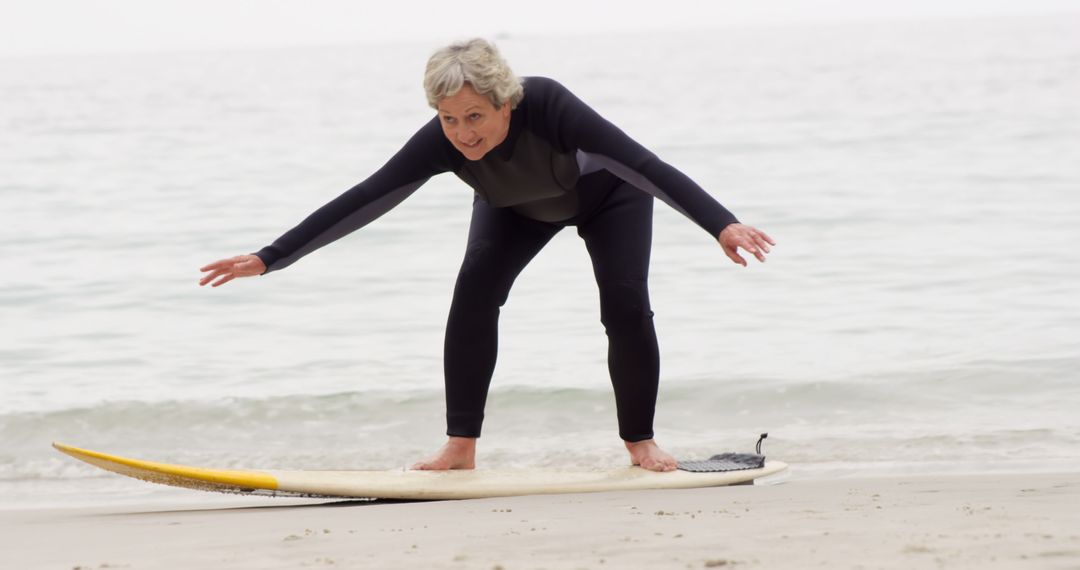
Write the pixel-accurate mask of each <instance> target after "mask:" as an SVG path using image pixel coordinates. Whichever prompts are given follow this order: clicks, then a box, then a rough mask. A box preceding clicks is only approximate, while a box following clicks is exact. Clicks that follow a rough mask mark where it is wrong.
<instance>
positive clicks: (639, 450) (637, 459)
mask: <svg viewBox="0 0 1080 570" xmlns="http://www.w3.org/2000/svg"><path fill="white" fill-rule="evenodd" d="M623 443H625V444H626V450H627V451H629V452H630V461H631V463H633V464H634V465H640V466H641V467H643V468H645V469H648V470H649V471H674V470H675V469H677V468H678V467H679V462H678V461H676V460H675V458H674V457H672V456H671V454H670V453H668V452H666V451H664V450H663V449H660V446H659V445H656V440H655V439H646V440H644V441H634V442H630V441H625V442H623Z"/></svg>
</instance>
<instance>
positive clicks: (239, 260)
mask: <svg viewBox="0 0 1080 570" xmlns="http://www.w3.org/2000/svg"><path fill="white" fill-rule="evenodd" d="M199 271H202V272H203V273H206V272H210V273H209V275H206V276H205V277H203V278H202V279H200V280H199V286H200V287H201V286H203V285H206V284H207V283H210V282H211V281H214V280H215V279H216V280H217V281H214V283H213V284H212V285H211V287H218V286H220V285H224V284H226V283H228V282H229V281H232V280H233V279H236V278H237V277H251V276H252V275H262V274H263V273H266V264H265V263H263V261H262V260H261V259H259V257H258V256H256V255H238V256H236V257H230V258H228V259H219V260H218V261H215V262H213V263H211V264H209V265H207V266H205V267H202V268H200V269H199Z"/></svg>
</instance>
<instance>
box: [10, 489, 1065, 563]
mask: <svg viewBox="0 0 1080 570" xmlns="http://www.w3.org/2000/svg"><path fill="white" fill-rule="evenodd" d="M252 505H257V506H252ZM0 536H2V537H3V543H4V548H3V556H2V558H3V560H4V563H3V566H4V567H5V568H20V569H36V568H62V569H75V568H78V569H82V570H86V569H99V568H131V569H142V568H260V569H267V568H461V569H466V568H469V569H471V568H482V569H496V568H502V569H504V570H513V569H518V568H548V569H562V568H567V569H577V568H594V569H599V568H752V567H753V568H770V569H772V568H809V567H827V568H904V569H910V568H939V567H940V568H950V569H952V568H980V569H983V568H1032V569H1036V568H1037V569H1046V568H1080V474H1038V475H974V476H972V475H963V476H932V477H918V478H906V479H904V478H866V479H840V480H812V481H804V480H789V481H787V482H784V483H782V484H777V485H766V486H762V485H757V486H737V487H726V488H714V489H695V490H685V491H681V490H680V491H644V492H618V493H596V494H584V495H558V496H531V497H514V498H499V499H483V500H469V501H438V502H409V503H391V502H361V501H325V500H307V501H299V500H280V499H265V500H259V501H255V500H253V499H243V500H240V499H232V498H230V497H227V496H222V497H220V498H219V497H217V496H214V495H207V496H206V500H205V501H204V502H200V503H198V506H193V505H192V504H184V505H174V506H167V505H166V506H163V505H139V506H134V507H133V506H131V505H124V506H117V507H104V508H93V509H87V508H82V509H36V510H3V511H0Z"/></svg>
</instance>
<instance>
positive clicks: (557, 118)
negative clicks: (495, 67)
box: [526, 77, 738, 238]
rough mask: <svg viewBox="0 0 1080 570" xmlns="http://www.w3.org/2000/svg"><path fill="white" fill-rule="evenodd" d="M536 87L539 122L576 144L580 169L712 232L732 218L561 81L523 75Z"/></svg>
mask: <svg viewBox="0 0 1080 570" xmlns="http://www.w3.org/2000/svg"><path fill="white" fill-rule="evenodd" d="M536 87H538V88H539V89H540V90H542V91H543V92H544V93H543V97H541V100H542V101H543V113H544V117H545V121H544V122H545V123H547V124H548V125H549V126H550V127H551V128H552V129H553V131H552V133H553V134H554V136H555V137H556V140H557V141H558V144H559V145H560V146H562V147H563V148H565V149H577V151H578V158H579V164H580V163H582V162H584V164H585V166H586V167H585V168H583V169H582V170H583V172H585V171H588V170H596V169H598V168H603V169H605V170H607V171H609V172H611V173H612V174H614V175H615V176H618V177H619V178H621V179H623V180H625V181H626V182H628V183H630V184H632V185H634V186H636V187H637V188H640V189H641V190H644V191H646V192H648V193H650V194H652V195H653V196H655V197H657V198H659V199H660V200H663V201H664V202H665V203H667V204H668V205H669V206H671V207H672V208H675V209H676V210H678V211H679V212H682V213H683V214H684V215H686V217H688V218H690V219H691V220H693V221H694V222H695V223H697V224H698V225H699V226H701V227H702V229H704V230H705V231H707V232H709V235H711V236H712V237H713V238H716V237H717V236H719V235H720V232H721V231H722V230H723V229H724V228H725V227H727V226H728V225H729V224H732V223H736V222H738V219H736V218H735V215H734V214H732V213H731V212H729V211H728V210H727V208H724V206H722V205H721V204H720V203H719V202H717V201H716V199H715V198H713V197H712V196H710V195H709V194H708V193H707V192H705V190H703V189H702V188H701V186H698V185H697V183H695V182H694V181H693V180H691V179H690V177H689V176H687V175H685V174H683V173H682V172H680V171H679V170H678V169H676V168H674V167H673V166H671V165H669V164H668V163H666V162H664V161H662V160H660V159H659V158H658V157H657V156H656V155H655V154H653V153H652V152H650V151H649V150H648V149H646V148H645V147H644V146H642V145H641V144H639V143H638V142H637V141H635V140H634V139H632V138H630V137H629V136H628V135H627V134H626V133H624V132H623V131H622V130H620V129H619V128H618V127H616V126H615V125H613V124H612V123H611V122H609V121H608V120H606V119H604V118H603V117H601V116H600V114H599V113H597V112H596V111H594V110H593V109H592V108H590V107H589V106H588V105H586V104H585V103H584V102H582V101H581V100H580V99H578V98H577V97H576V96H575V95H574V94H573V93H571V92H570V91H569V90H568V89H566V88H565V87H563V86H562V85H561V84H559V83H558V82H556V81H554V80H552V79H547V78H541V77H534V78H529V83H528V84H526V89H529V88H536Z"/></svg>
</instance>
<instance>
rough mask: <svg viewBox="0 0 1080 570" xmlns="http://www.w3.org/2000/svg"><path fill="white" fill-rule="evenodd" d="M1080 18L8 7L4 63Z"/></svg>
mask: <svg viewBox="0 0 1080 570" xmlns="http://www.w3.org/2000/svg"><path fill="white" fill-rule="evenodd" d="M1077 11H1080V2H1077V0H699V1H689V0H609V1H599V0H534V1H533V2H521V1H519V2H509V1H502V2H493V1H490V0H481V1H458V2H451V1H446V0H443V1H434V0H378V1H375V2H367V1H363V0H0V55H25V54H40V53H97V52H114V51H158V50H176V49H181V50H189V49H197V50H202V49H215V48H222V47H269V46H290V45H324V44H341V43H357V42H376V41H386V40H390V39H404V40H414V39H415V40H429V41H432V42H434V43H438V42H441V41H444V40H453V39H459V38H462V37H471V36H493V35H495V34H500V33H507V34H540V33H543V34H558V33H582V32H588V31H592V30H596V31H600V32H605V31H634V30H641V31H647V30H657V29H662V30H679V29H708V28H723V27H748V26H761V25H789V24H800V23H812V22H836V21H850V20H895V19H922V18H954V17H982V16H992V15H1001V14H1038V13H1054V12H1077Z"/></svg>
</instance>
